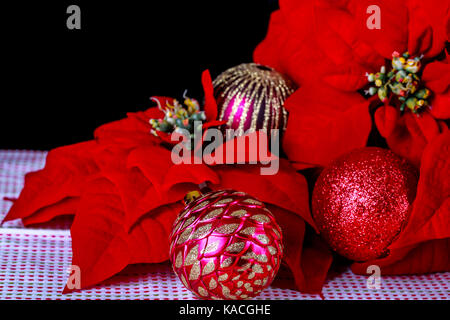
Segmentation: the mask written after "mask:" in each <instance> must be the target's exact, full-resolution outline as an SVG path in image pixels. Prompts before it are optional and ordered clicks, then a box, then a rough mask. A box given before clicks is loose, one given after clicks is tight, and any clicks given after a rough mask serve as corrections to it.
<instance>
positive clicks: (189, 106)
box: [149, 96, 206, 136]
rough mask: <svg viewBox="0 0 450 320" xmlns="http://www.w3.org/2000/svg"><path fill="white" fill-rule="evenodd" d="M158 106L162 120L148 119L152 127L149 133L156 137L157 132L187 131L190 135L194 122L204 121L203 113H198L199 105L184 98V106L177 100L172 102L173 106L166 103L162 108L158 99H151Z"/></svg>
mask: <svg viewBox="0 0 450 320" xmlns="http://www.w3.org/2000/svg"><path fill="white" fill-rule="evenodd" d="M151 99H152V100H153V101H155V102H156V103H157V104H158V108H159V109H160V110H161V111H162V112H164V118H162V119H150V120H149V122H150V124H151V126H152V129H151V133H152V134H154V135H155V136H158V134H157V131H161V132H165V133H172V132H180V133H181V130H187V131H189V133H190V134H191V135H192V134H193V133H194V131H195V130H196V128H194V122H195V121H202V122H203V121H205V120H206V115H205V112H204V111H200V105H199V103H198V101H197V100H195V99H191V98H188V97H186V96H184V106H183V105H182V104H181V103H179V102H178V101H177V100H173V105H172V104H170V103H168V102H167V101H166V105H165V106H164V107H162V106H161V104H160V102H159V100H158V99H155V98H151Z"/></svg>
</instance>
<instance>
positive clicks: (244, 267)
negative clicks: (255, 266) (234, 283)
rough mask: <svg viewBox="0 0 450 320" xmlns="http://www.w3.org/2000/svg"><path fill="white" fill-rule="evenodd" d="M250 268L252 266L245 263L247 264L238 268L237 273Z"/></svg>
mask: <svg viewBox="0 0 450 320" xmlns="http://www.w3.org/2000/svg"><path fill="white" fill-rule="evenodd" d="M251 266H252V264H251V263H250V262H247V263H246V264H244V265H243V266H242V267H240V268H239V269H238V271H239V272H242V271H245V270H247V269H248V268H250V267H251Z"/></svg>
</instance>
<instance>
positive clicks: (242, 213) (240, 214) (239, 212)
mask: <svg viewBox="0 0 450 320" xmlns="http://www.w3.org/2000/svg"><path fill="white" fill-rule="evenodd" d="M246 214H247V210H244V209H240V210H236V211H233V213H231V214H230V216H232V217H237V218H242V217H243V216H245V215H246Z"/></svg>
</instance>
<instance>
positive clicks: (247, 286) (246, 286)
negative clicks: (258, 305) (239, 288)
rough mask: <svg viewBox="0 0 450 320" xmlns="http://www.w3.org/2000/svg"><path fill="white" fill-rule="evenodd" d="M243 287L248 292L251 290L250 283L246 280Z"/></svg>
mask: <svg viewBox="0 0 450 320" xmlns="http://www.w3.org/2000/svg"><path fill="white" fill-rule="evenodd" d="M244 288H245V289H246V290H247V291H249V292H253V288H252V285H251V284H250V283H249V282H247V283H246V284H244Z"/></svg>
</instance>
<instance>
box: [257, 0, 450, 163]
mask: <svg viewBox="0 0 450 320" xmlns="http://www.w3.org/2000/svg"><path fill="white" fill-rule="evenodd" d="M372 5H377V6H378V7H379V8H380V14H381V16H380V17H381V29H369V28H368V27H367V19H368V18H369V16H370V14H368V13H367V8H368V7H369V6H372ZM449 7H450V3H449V1H439V0H431V1H418V0H394V1H392V0H389V1H388V0H380V1H367V0H363V1H359V0H355V1H331V0H313V1H294V0H281V1H280V10H278V11H276V12H274V13H273V14H272V17H271V20H270V24H269V31H268V34H267V36H266V38H265V40H264V41H263V42H262V43H260V44H259V46H258V47H257V48H256V50H255V52H254V59H255V61H256V62H259V63H262V64H267V65H269V66H272V67H274V68H275V69H277V70H279V71H280V72H282V73H285V74H286V75H288V76H289V77H291V78H292V79H293V80H294V81H295V82H296V83H297V84H298V85H299V86H300V89H299V90H298V91H297V92H296V93H294V94H293V95H292V96H291V97H290V98H289V99H288V100H287V101H286V104H285V107H286V108H287V109H288V110H289V112H290V119H289V122H290V123H295V125H289V124H288V129H287V131H286V135H285V140H284V149H285V151H286V153H287V155H288V156H289V159H290V160H291V161H293V162H295V163H296V165H297V166H298V167H299V168H301V167H307V166H317V165H319V166H323V165H326V164H328V163H329V161H330V160H332V159H334V158H335V157H336V156H338V155H340V154H343V153H345V152H347V151H349V150H351V149H353V148H355V147H361V146H364V145H365V144H366V141H367V137H368V135H369V132H370V130H371V119H370V115H369V104H371V102H373V100H370V99H364V98H363V96H362V95H360V94H359V93H357V90H359V89H361V88H363V87H364V86H365V85H366V84H367V78H366V77H365V74H366V73H367V72H376V71H377V70H379V69H380V67H381V66H383V65H385V63H386V59H389V60H390V59H391V58H392V53H393V52H394V51H398V52H406V51H408V52H409V53H410V54H411V55H414V56H420V55H424V58H423V62H424V63H423V64H424V65H425V68H424V70H423V75H422V81H423V83H424V85H425V86H426V87H427V88H429V89H430V90H432V91H433V98H432V99H431V109H430V110H429V111H426V112H423V113H422V114H421V115H420V116H419V117H416V116H413V115H411V114H410V112H404V113H403V115H401V114H400V112H399V111H398V110H394V109H392V108H391V107H390V106H389V105H386V106H383V107H381V108H379V109H378V110H377V111H376V115H375V120H376V121H375V123H376V126H377V128H378V130H379V132H380V133H381V134H382V135H383V137H385V138H386V141H387V143H388V145H389V147H390V148H391V149H392V150H393V151H394V152H396V153H398V154H400V155H402V156H404V157H406V158H408V159H409V160H411V161H412V162H413V163H415V164H416V165H419V162H420V155H421V154H422V151H423V149H424V147H425V145H426V144H427V143H428V142H429V141H431V140H432V139H433V138H434V137H436V136H437V135H438V134H439V133H441V132H443V131H445V130H446V128H447V125H446V124H445V122H444V121H442V119H448V118H449V113H450V111H449V107H448V99H449V94H450V93H449V90H448V83H449V78H448V77H449V76H448V74H449V73H448V59H445V60H441V61H433V59H434V58H439V59H441V58H442V55H443V54H444V48H445V44H446V41H447V39H448V34H449V32H448V28H447V26H448V20H449V15H450V14H449ZM358 104H361V105H360V106H358ZM380 105H382V103H378V105H373V104H372V106H371V108H377V107H378V106H380ZM319 149H320V150H319ZM321 150H322V151H321ZM324 150H326V151H324Z"/></svg>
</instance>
